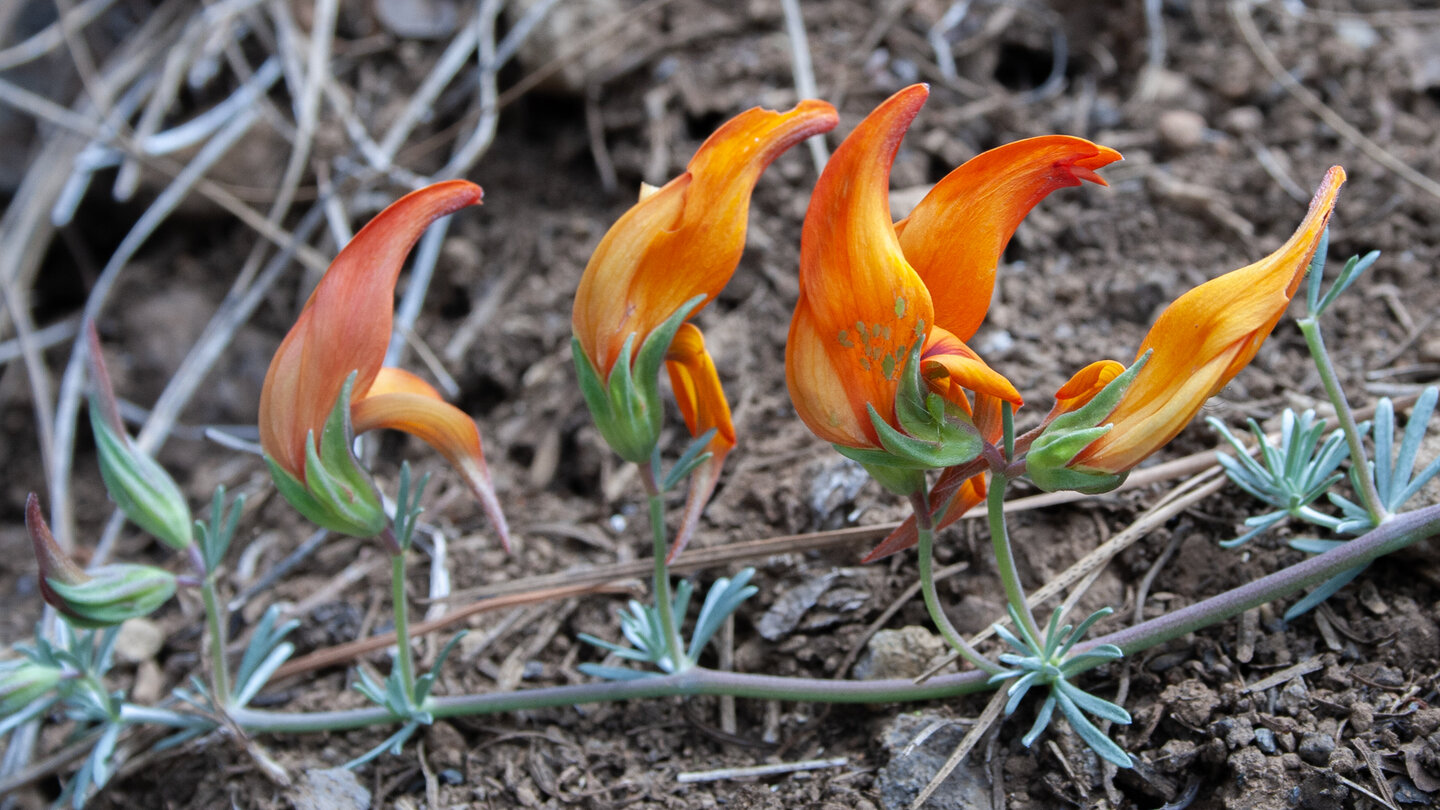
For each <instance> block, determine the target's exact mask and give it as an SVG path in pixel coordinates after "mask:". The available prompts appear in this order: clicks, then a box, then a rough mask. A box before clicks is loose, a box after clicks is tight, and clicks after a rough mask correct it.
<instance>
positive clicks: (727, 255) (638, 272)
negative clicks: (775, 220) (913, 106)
mask: <svg viewBox="0 0 1440 810" xmlns="http://www.w3.org/2000/svg"><path fill="white" fill-rule="evenodd" d="M837 120H838V119H837V117H836V114H835V108H834V107H832V106H830V105H829V104H827V103H825V102H823V101H815V100H807V101H802V102H800V103H799V104H798V105H796V106H795V107H794V109H791V110H789V111H788V112H783V113H781V112H775V111H773V110H763V109H760V108H755V109H751V110H747V111H746V112H743V113H741V114H740V115H737V116H736V117H734V118H732V119H731V120H730V121H728V122H727V123H726V124H725V125H724V126H722V127H721V128H720V129H718V130H716V132H715V133H714V134H713V135H711V136H710V137H709V138H708V139H706V141H705V143H704V144H702V145H701V146H700V149H699V151H698V152H696V153H695V157H694V158H693V159H691V161H690V164H689V166H688V167H687V169H686V172H685V173H684V174H682V175H680V176H679V177H677V178H675V179H674V180H672V181H670V182H669V183H667V184H666V185H665V186H663V187H661V188H660V189H659V190H656V191H653V192H650V193H646V194H642V199H641V201H640V202H639V203H637V204H636V205H635V206H634V207H632V208H631V209H630V210H629V211H627V212H626V213H625V214H624V215H623V216H621V217H620V219H619V220H618V221H616V223H615V224H614V225H613V226H611V228H610V230H609V231H608V232H607V233H606V234H605V237H604V238H603V239H601V240H600V244H599V245H598V246H597V247H596V248H595V252H594V253H593V254H592V255H591V257H590V262H589V263H588V264H587V265H586V267H585V274H584V275H583V276H582V277H581V279H580V287H579V289H578V290H577V291H576V293H575V310H574V315H573V326H574V330H575V335H576V337H578V338H579V340H580V347H581V349H582V350H583V351H584V352H585V354H586V356H587V357H589V358H590V360H591V362H593V363H594V364H595V366H596V368H597V369H598V370H599V371H600V374H601V376H602V377H605V376H608V375H609V373H610V369H611V368H612V367H613V366H614V364H615V360H616V358H617V357H619V356H620V349H621V347H622V346H624V344H625V340H626V338H628V337H629V336H630V335H631V334H636V335H638V340H637V344H636V348H637V349H638V347H639V343H641V342H643V341H644V339H645V337H646V336H647V335H649V334H650V332H651V331H653V330H654V329H655V328H656V327H657V326H659V325H660V324H661V323H662V322H664V321H665V320H666V319H667V318H669V317H670V316H671V315H672V314H673V313H674V312H675V310H676V309H678V308H679V307H680V305H681V304H683V303H684V302H686V301H688V300H690V299H691V298H694V297H695V296H696V295H702V294H703V295H704V296H705V304H708V303H709V302H710V301H711V300H713V299H714V298H715V296H716V294H718V293H719V292H720V290H721V288H723V287H724V286H725V283H726V282H728V281H729V280H730V276H731V275H732V274H733V273H734V272H735V267H736V265H738V264H739V262H740V254H741V252H742V250H743V249H744V247H745V228H746V225H747V221H748V218H749V211H750V194H751V191H752V190H753V189H754V187H755V182H756V181H757V180H758V179H759V177H760V174H761V172H763V171H764V170H765V168H766V167H767V166H769V165H770V163H771V162H772V161H773V160H774V159H775V158H776V157H778V156H779V155H780V154H781V153H782V152H784V151H785V150H786V149H789V148H790V147H791V146H793V145H795V144H797V143H799V142H800V141H802V140H804V139H806V138H808V137H810V136H811V135H816V134H819V133H822V132H828V131H830V130H831V129H833V128H834V126H835V124H836V122H837ZM701 306H704V304H702V305H701Z"/></svg>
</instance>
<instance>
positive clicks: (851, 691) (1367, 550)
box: [154, 504, 1440, 733]
mask: <svg viewBox="0 0 1440 810" xmlns="http://www.w3.org/2000/svg"><path fill="white" fill-rule="evenodd" d="M1437 534H1440V504H1437V505H1434V506H1428V507H1426V508H1424V509H1419V510H1416V511H1414V512H1408V513H1405V514H1403V515H1399V516H1396V517H1395V518H1394V519H1392V520H1390V521H1388V522H1387V523H1386V524H1385V525H1384V526H1382V527H1379V528H1376V529H1373V530H1371V531H1370V532H1369V533H1367V534H1364V535H1362V536H1360V537H1357V538H1355V539H1354V540H1350V541H1348V542H1346V543H1345V544H1344V545H1341V546H1339V547H1337V548H1335V549H1333V550H1331V551H1327V552H1325V553H1324V554H1319V555H1316V556H1314V557H1311V558H1309V559H1307V560H1305V561H1304V562H1300V563H1297V564H1295V565H1292V566H1290V567H1289V568H1285V569H1283V570H1280V571H1277V572H1275V573H1273V574H1270V575H1268V576H1266V577H1262V578H1261V579H1258V580H1256V581H1254V582H1251V583H1249V584H1247V585H1243V586H1241V587H1239V588H1235V589H1233V590H1230V591H1226V592H1225V593H1222V594H1219V595H1218V596H1212V597H1210V598H1209V599H1206V600H1204V601H1201V602H1197V603H1195V604H1193V605H1191V606H1189V607H1186V608H1183V609H1181V610H1177V611H1175V612H1173V613H1169V614H1166V615H1164V616H1160V617H1158V618H1155V619H1150V620H1149V621H1145V622H1141V623H1140V624H1137V625H1134V626H1133V627H1128V628H1126V629H1124V630H1120V631H1117V632H1114V633H1110V634H1109V635H1105V636H1101V637H1099V638H1096V639H1092V640H1090V641H1087V642H1083V643H1081V644H1080V645H1078V646H1077V647H1076V648H1075V652H1077V653H1079V652H1084V651H1086V650H1090V649H1094V648H1095V647H1096V646H1098V645H1101V644H1114V645H1116V646H1118V647H1120V649H1122V650H1124V651H1125V653H1126V655H1133V654H1134V653H1137V652H1139V651H1141V650H1144V649H1147V648H1149V647H1153V646H1155V645H1157V644H1160V643H1163V642H1165V641H1168V640H1170V639H1173V638H1177V637H1179V636H1181V635H1184V634H1185V633H1189V632H1192V631H1195V630H1198V629H1200V628H1203V627H1206V626H1208V625H1211V624H1215V623H1217V622H1220V621H1224V620H1225V619H1228V618H1230V617H1232V616H1235V615H1237V614H1239V613H1241V612H1243V611H1246V610H1249V609H1250V608H1252V607H1255V606H1257V605H1259V604H1262V603H1264V602H1267V601H1271V600H1274V599H1279V598H1282V597H1285V596H1288V595H1290V594H1292V593H1295V592H1296V591H1298V590H1300V589H1301V588H1304V587H1307V586H1309V585H1314V584H1316V583H1319V582H1323V581H1325V580H1326V579H1329V578H1330V577H1332V576H1334V575H1335V574H1338V573H1340V572H1341V571H1346V570H1349V569H1351V568H1354V567H1355V566H1357V565H1365V564H1366V563H1369V562H1370V561H1371V560H1374V559H1375V558H1377V557H1380V556H1382V555H1385V554H1389V553H1391V552H1394V551H1397V550H1399V549H1401V548H1404V547H1405V546H1407V545H1410V544H1411V543H1414V542H1416V541H1419V540H1422V539H1424V538H1426V537H1434V536H1436V535H1437ZM1097 665H1098V662H1097ZM989 677H990V676H989V674H988V673H986V672H984V671H982V670H967V671H965V672H962V673H959V674H953V675H940V676H937V677H934V678H931V679H929V680H927V681H925V682H924V683H921V684H917V683H915V682H914V681H912V680H910V679H908V678H895V679H887V680H876V681H835V680H829V679H816V678H787V677H781V676H775V675H747V674H743V673H736V672H719V671H716V670H711V669H705V668H703V667H692V668H690V669H688V670H686V671H685V672H682V673H677V674H674V675H663V676H655V677H650V678H638V679H636V680H633V681H600V682H596V683H586V684H577V685H571V686H552V687H544V688H540V689H525V690H520V691H516V692H496V693H490V694H483V695H455V696H450V697H438V698H432V699H431V701H430V703H429V704H427V708H429V709H430V710H431V711H432V712H433V714H434V715H435V716H436V717H437V718H445V717H460V716H469V715H481V714H496V713H500V712H511V711H522V710H526V709H538V708H545V707H555V706H572V705H577V704H583V703H598V702H606V701H616V700H636V699H643V698H657V697H670V696H683V695H731V696H734V697H744V698H757V699H768V700H791V701H806V702H818V703H896V702H902V701H912V700H937V699H940V698H947V697H954V696H956V695H964V694H970V693H974V692H980V691H984V690H985V689H987V688H990V687H989V684H988V683H987V681H988V680H989ZM231 717H232V718H233V719H234V720H235V722H236V723H238V724H239V725H240V726H241V727H242V728H244V729H246V730H247V731H250V732H253V733H302V732H319V731H339V730H343V729H351V728H362V727H365V726H372V725H380V724H384V723H390V722H394V719H395V718H394V717H392V716H391V714H390V712H389V711H388V710H386V709H384V708H382V707H379V706H371V707H367V708H363V709H351V710H343V711H329V712H309V713H294V714H291V713H284V712H269V711H262V710H257V709H235V710H233V711H232V712H231ZM154 720H155V722H162V723H163V721H162V720H161V719H160V718H158V717H156V718H154Z"/></svg>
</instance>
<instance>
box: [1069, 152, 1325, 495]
mask: <svg viewBox="0 0 1440 810" xmlns="http://www.w3.org/2000/svg"><path fill="white" fill-rule="evenodd" d="M1344 182H1345V171H1344V169H1342V168H1340V167H1339V166H1335V167H1333V168H1331V169H1330V171H1329V172H1327V173H1326V175H1325V180H1324V181H1323V182H1322V183H1321V185H1320V188H1319V190H1318V191H1316V193H1315V197H1314V199H1312V200H1311V201H1310V210H1309V212H1308V213H1307V214H1306V216H1305V220H1304V221H1303V222H1301V223H1300V227H1299V228H1298V229H1297V230H1296V231H1295V233H1294V235H1292V236H1291V237H1290V239H1289V240H1288V241H1286V242H1285V244H1284V245H1282V246H1281V247H1280V249H1279V250H1277V251H1275V252H1274V253H1271V254H1270V255H1269V256H1266V257H1265V258H1264V259H1261V260H1260V261H1258V262H1256V263H1254V264H1252V265H1249V266H1247V267H1243V268H1241V269H1239V270H1235V271H1232V272H1229V273H1226V274H1225V275H1223V276H1220V277H1219V278H1215V279H1211V280H1210V281H1207V282H1205V283H1204V284H1201V285H1200V286H1198V287H1196V288H1194V289H1192V290H1190V291H1189V292H1187V293H1185V294H1184V295H1182V296H1180V297H1179V298H1177V299H1175V301H1174V302H1173V303H1172V304H1170V306H1168V307H1166V309H1165V311H1164V312H1162V313H1160V317H1159V318H1158V319H1157V320H1156V321H1155V325H1154V326H1153V327H1151V328H1150V332H1149V334H1147V335H1146V336H1145V340H1144V342H1143V343H1141V344H1140V351H1139V353H1138V355H1137V359H1138V357H1139V356H1143V355H1144V354H1145V353H1146V352H1148V351H1153V354H1151V356H1150V360H1149V361H1148V362H1147V363H1146V364H1145V367H1144V368H1143V369H1141V370H1140V372H1139V373H1138V374H1137V375H1136V376H1135V381H1134V382H1133V383H1131V384H1130V387H1129V389H1127V390H1126V392H1125V396H1124V397H1122V398H1121V400H1120V402H1119V404H1118V405H1116V406H1115V410H1114V411H1113V412H1112V413H1111V414H1110V416H1109V418H1108V419H1107V420H1106V421H1108V422H1111V423H1113V424H1114V425H1115V427H1114V429H1113V430H1111V431H1110V432H1109V433H1107V434H1106V435H1104V436H1102V437H1100V438H1099V439H1097V440H1096V441H1095V442H1094V443H1092V444H1091V445H1090V446H1089V447H1086V448H1085V449H1084V450H1082V451H1081V452H1080V454H1079V455H1077V456H1076V457H1075V460H1074V461H1073V462H1072V465H1071V466H1075V467H1084V468H1089V469H1096V470H1102V471H1106V472H1123V471H1125V470H1128V469H1130V468H1131V467H1133V466H1135V465H1136V464H1138V463H1140V461H1141V460H1142V459H1144V458H1145V457H1146V456H1148V455H1150V454H1151V453H1153V452H1155V451H1156V450H1158V449H1160V447H1162V446H1163V445H1164V444H1165V443H1167V442H1169V441H1170V440H1171V439H1173V438H1175V436H1176V435H1177V434H1178V433H1179V432H1180V431H1181V430H1182V429H1184V427H1185V425H1186V424H1188V423H1189V422H1190V420H1191V419H1192V418H1193V417H1194V416H1195V414H1196V412H1198V411H1199V410H1200V406H1201V405H1203V404H1204V403H1205V400H1207V399H1209V398H1210V397H1211V396H1214V395H1215V394H1216V393H1217V392H1219V390H1220V389H1221V388H1224V387H1225V384H1226V383H1228V382H1230V380H1231V379H1232V378H1233V377H1234V376H1235V375H1236V374H1238V373H1239V372H1240V370H1241V369H1243V368H1244V367H1245V366H1246V365H1248V364H1249V363H1250V360H1251V359H1253V358H1254V357H1255V352H1256V351H1258V350H1259V348H1260V344H1261V343H1263V342H1264V340H1265V338H1266V337H1268V336H1269V335H1270V331H1271V330H1272V329H1274V328H1275V324H1276V323H1278V322H1279V321H1280V318H1281V317H1282V316H1284V314H1285V310H1286V308H1288V307H1289V305H1290V299H1291V297H1292V296H1294V294H1295V290H1296V288H1297V287H1299V285H1300V280H1301V279H1302V278H1303V277H1304V275H1305V270H1306V268H1308V267H1309V265H1310V260H1311V259H1312V258H1313V257H1314V255H1315V250H1316V248H1317V247H1318V245H1319V242H1320V237H1321V235H1322V234H1324V232H1325V227H1326V225H1327V224H1328V223H1329V220H1330V213H1331V212H1332V211H1333V210H1334V208H1335V199H1336V196H1337V195H1338V193H1339V191H1340V186H1341V184H1343V183H1344Z"/></svg>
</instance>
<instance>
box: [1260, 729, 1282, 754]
mask: <svg viewBox="0 0 1440 810" xmlns="http://www.w3.org/2000/svg"><path fill="white" fill-rule="evenodd" d="M1255 745H1256V746H1258V747H1259V748H1260V750H1261V751H1264V752H1265V753H1267V754H1273V753H1275V752H1276V751H1277V750H1278V749H1277V748H1276V747H1275V732H1273V731H1271V730H1270V729H1268V728H1265V727H1264V726H1261V727H1260V728H1257V729H1255Z"/></svg>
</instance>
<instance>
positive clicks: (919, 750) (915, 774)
mask: <svg viewBox="0 0 1440 810" xmlns="http://www.w3.org/2000/svg"><path fill="white" fill-rule="evenodd" d="M937 722H943V723H945V725H944V726H942V727H941V728H939V729H938V730H936V731H935V732H934V733H932V734H931V735H930V736H929V737H927V738H926V739H925V740H924V742H922V743H920V744H919V745H917V746H915V747H914V748H913V749H910V750H908V751H907V750H906V749H907V748H908V747H909V746H910V744H911V743H912V742H913V741H914V740H915V738H916V737H917V736H918V735H920V734H921V733H922V732H924V731H925V730H927V729H929V728H931V726H933V725H934V724H935V723H937ZM964 736H965V729H964V728H963V727H961V726H958V725H955V724H954V723H950V722H948V718H945V717H942V716H940V715H938V714H933V713H928V712H916V713H913V714H910V713H907V714H902V715H900V716H898V717H896V718H895V719H894V720H893V721H891V722H890V725H889V726H887V727H886V728H885V730H884V731H883V732H881V735H880V743H881V745H883V746H884V747H885V750H886V751H887V752H889V754H890V761H889V762H888V763H886V765H885V766H884V767H883V768H881V769H880V775H879V777H878V780H877V781H878V784H879V787H880V806H881V807H882V808H884V810H906V808H909V807H910V803H911V802H913V801H915V797H916V796H919V795H920V791H922V790H924V789H925V786H926V785H928V784H930V780H931V779H933V778H934V777H935V774H937V773H939V772H940V767H941V766H942V765H944V764H945V761H946V760H948V759H949V758H950V754H951V753H952V752H953V751H954V750H955V748H956V746H958V745H959V744H960V740H961V739H963V738H964ZM925 807H926V808H929V809H931V810H993V808H994V805H993V804H992V802H991V798H990V783H989V780H988V779H987V777H986V775H985V771H984V769H982V768H980V767H977V766H975V765H972V764H971V763H970V761H969V759H968V758H967V759H966V761H965V762H962V763H960V766H959V767H958V768H956V769H955V770H954V771H952V772H951V773H950V776H949V778H947V779H946V780H945V782H944V783H943V784H941V786H940V789H939V790H937V791H935V793H934V794H932V795H931V796H930V799H929V800H928V801H927V802H926V803H925Z"/></svg>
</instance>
